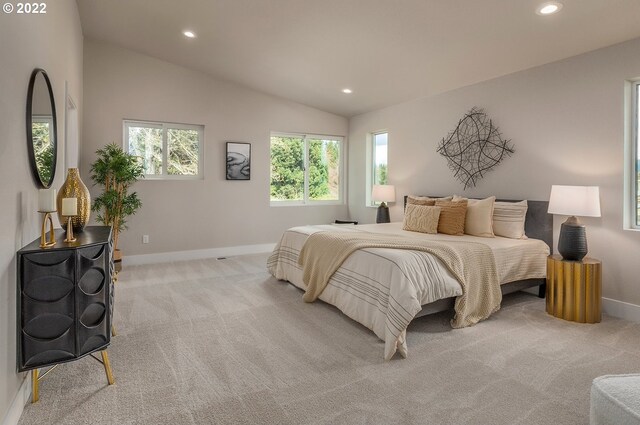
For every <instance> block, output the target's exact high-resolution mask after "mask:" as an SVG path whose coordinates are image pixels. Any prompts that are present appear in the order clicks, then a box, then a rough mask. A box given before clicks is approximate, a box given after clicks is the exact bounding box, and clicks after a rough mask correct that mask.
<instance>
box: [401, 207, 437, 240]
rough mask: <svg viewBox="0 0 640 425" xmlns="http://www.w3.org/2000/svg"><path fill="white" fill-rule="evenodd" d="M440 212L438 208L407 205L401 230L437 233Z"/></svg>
mask: <svg viewBox="0 0 640 425" xmlns="http://www.w3.org/2000/svg"><path fill="white" fill-rule="evenodd" d="M440 210H441V208H440V207H431V206H425V205H416V204H407V208H406V209H405V211H404V220H403V222H402V229H403V230H410V231H412V232H421V233H438V220H439V219H440Z"/></svg>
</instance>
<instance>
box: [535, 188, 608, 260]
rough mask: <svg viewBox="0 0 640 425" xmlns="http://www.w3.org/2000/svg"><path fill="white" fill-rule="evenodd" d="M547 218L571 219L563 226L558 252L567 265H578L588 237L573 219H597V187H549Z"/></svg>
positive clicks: (598, 199) (598, 195) (598, 189)
mask: <svg viewBox="0 0 640 425" xmlns="http://www.w3.org/2000/svg"><path fill="white" fill-rule="evenodd" d="M548 213H549V214H558V215H568V216H571V217H569V218H568V219H567V221H565V222H564V223H562V227H561V228H560V237H559V239H558V252H559V253H560V254H561V255H562V258H563V259H565V260H568V261H581V260H582V259H583V258H584V256H585V255H587V251H588V250H587V233H586V230H585V226H584V225H583V224H581V223H580V222H579V221H578V218H577V217H576V216H582V217H600V188H599V187H598V186H558V185H553V186H551V196H550V198H549V210H548Z"/></svg>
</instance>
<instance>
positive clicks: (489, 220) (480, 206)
mask: <svg viewBox="0 0 640 425" xmlns="http://www.w3.org/2000/svg"><path fill="white" fill-rule="evenodd" d="M454 199H455V198H454ZM495 200H496V197H495V196H490V197H488V198H485V199H469V200H468V201H467V215H466V218H465V219H464V232H465V233H466V234H467V235H473V236H480V237H483V238H494V237H495V235H494V234H493V204H494V202H495Z"/></svg>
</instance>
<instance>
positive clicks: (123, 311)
mask: <svg viewBox="0 0 640 425" xmlns="http://www.w3.org/2000/svg"><path fill="white" fill-rule="evenodd" d="M266 258H267V255H252V256H244V257H235V258H229V259H226V260H215V259H211V260H201V261H192V262H183V263H172V264H162V265H152V266H138V267H128V268H125V270H124V271H123V272H122V273H121V279H120V282H118V285H117V294H116V297H117V298H116V314H115V324H116V326H117V327H118V331H119V335H118V336H117V337H115V338H114V339H113V340H112V344H111V347H110V348H109V354H110V356H111V361H112V364H113V370H114V374H115V378H116V384H115V385H113V386H107V385H106V379H105V377H104V373H103V369H102V367H101V365H100V364H98V363H97V362H96V361H94V360H93V359H91V358H85V359H83V360H80V361H77V362H75V363H70V364H66V365H63V366H61V367H59V368H58V369H57V370H55V371H54V372H53V373H52V374H51V375H49V376H48V377H47V378H45V380H44V381H43V382H42V385H41V394H40V397H41V401H40V402H39V403H37V404H34V405H29V406H27V407H26V409H25V412H24V414H23V417H22V419H21V421H20V424H22V425H27V424H50V423H55V424H492V425H494V424H557V425H559V424H586V423H588V412H589V389H590V384H591V380H592V379H593V378H594V377H596V376H599V375H603V374H607V373H628V372H640V343H639V341H640V324H633V323H629V322H625V321H622V320H618V319H614V318H610V317H605V318H604V320H603V322H602V323H600V324H598V325H582V324H575V323H570V322H566V321H563V320H560V319H555V318H553V317H551V316H549V315H547V314H546V313H545V312H544V302H543V300H540V299H538V298H536V297H534V296H532V295H529V294H522V293H521V294H515V295H512V296H508V297H506V298H505V301H504V303H503V308H502V310H501V311H500V312H498V313H497V314H495V315H494V316H493V317H492V318H491V319H489V320H488V321H486V322H482V323H480V324H478V325H476V326H474V327H471V328H466V329H461V330H452V329H451V328H450V327H449V325H448V320H449V316H450V314H439V315H436V316H431V317H425V318H421V319H418V320H416V321H414V323H412V324H411V326H410V327H409V332H408V344H409V358H407V359H404V360H403V359H400V358H395V359H394V360H392V361H391V362H386V363H385V362H383V360H382V356H383V346H384V345H383V343H382V342H381V341H379V340H377V338H376V337H375V335H373V333H372V332H370V331H369V330H368V329H366V328H364V327H362V326H361V325H359V324H357V323H355V322H353V321H351V320H350V319H348V318H347V317H346V316H344V315H343V314H341V313H340V312H339V311H338V310H336V309H335V308H333V307H330V306H328V305H326V304H324V303H322V302H317V303H314V304H306V303H304V302H303V301H302V292H301V291H299V290H298V289H296V288H294V287H293V286H291V285H289V284H287V283H285V282H278V281H276V280H275V279H273V278H271V277H270V275H268V274H267V272H266V271H265V262H266ZM605 285H606V282H605Z"/></svg>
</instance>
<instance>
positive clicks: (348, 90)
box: [342, 89, 353, 94]
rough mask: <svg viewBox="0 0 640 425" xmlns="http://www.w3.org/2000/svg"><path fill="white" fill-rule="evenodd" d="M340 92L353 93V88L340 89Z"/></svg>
mask: <svg viewBox="0 0 640 425" xmlns="http://www.w3.org/2000/svg"><path fill="white" fill-rule="evenodd" d="M342 93H344V94H351V93H353V90H351V89H342Z"/></svg>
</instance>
